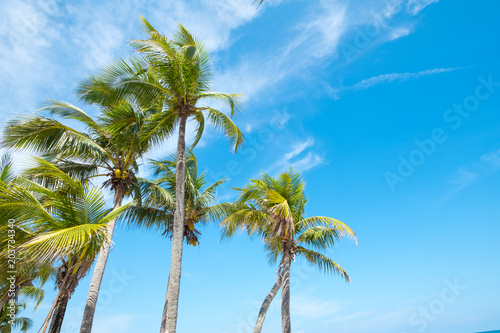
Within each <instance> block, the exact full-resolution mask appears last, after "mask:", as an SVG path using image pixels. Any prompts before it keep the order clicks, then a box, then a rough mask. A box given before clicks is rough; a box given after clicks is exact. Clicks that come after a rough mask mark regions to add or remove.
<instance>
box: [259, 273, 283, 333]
mask: <svg viewBox="0 0 500 333" xmlns="http://www.w3.org/2000/svg"><path fill="white" fill-rule="evenodd" d="M280 288H281V276H280V277H278V280H277V281H276V283H275V284H274V286H273V288H272V289H271V291H270V292H269V294H268V295H267V297H266V298H265V299H264V302H263V303H262V306H261V308H260V311H259V316H258V317H257V322H256V323H255V328H254V329H253V333H260V332H261V331H262V325H264V319H266V313H267V310H268V309H269V306H270V305H271V302H272V301H273V299H274V296H276V294H277V293H278V290H280Z"/></svg>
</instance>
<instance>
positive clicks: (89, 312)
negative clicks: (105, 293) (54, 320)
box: [80, 186, 124, 333]
mask: <svg viewBox="0 0 500 333" xmlns="http://www.w3.org/2000/svg"><path fill="white" fill-rule="evenodd" d="M123 193H124V192H123V189H122V188H121V186H118V187H117V188H116V190H115V205H114V208H113V210H116V209H118V208H120V207H121V205H122V200H123ZM115 223H116V219H114V220H112V221H111V222H110V223H109V224H108V229H107V235H108V238H109V242H105V243H104V245H103V246H102V249H101V251H100V252H99V255H98V256H97V261H96V264H95V268H94V274H93V275H92V280H91V281H90V287H89V293H88V295H87V303H86V304H85V310H84V312H83V319H82V326H81V327H80V333H91V332H92V324H93V321H94V314H95V308H96V305H97V297H98V296H99V289H100V288H101V282H102V277H103V275H104V269H105V268H106V262H107V261H108V256H109V250H110V249H111V243H112V239H113V232H114V230H115Z"/></svg>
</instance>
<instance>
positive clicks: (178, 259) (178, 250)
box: [160, 114, 187, 333]
mask: <svg viewBox="0 0 500 333" xmlns="http://www.w3.org/2000/svg"><path fill="white" fill-rule="evenodd" d="M186 121H187V115H186V114H181V120H180V124H179V141H178V142H177V166H176V168H175V180H176V183H175V213H174V226H173V232H172V234H173V235H172V259H171V264H170V276H169V279H168V287H167V300H168V302H166V305H167V320H166V325H165V326H166V329H163V328H162V329H161V330H160V333H165V332H168V333H175V330H176V326H177V310H178V308H179V291H180V286H181V265H182V241H183V240H184V193H185V176H184V175H185V173H186V166H185V165H186V161H185V159H186V158H185V155H186ZM162 326H163V325H162Z"/></svg>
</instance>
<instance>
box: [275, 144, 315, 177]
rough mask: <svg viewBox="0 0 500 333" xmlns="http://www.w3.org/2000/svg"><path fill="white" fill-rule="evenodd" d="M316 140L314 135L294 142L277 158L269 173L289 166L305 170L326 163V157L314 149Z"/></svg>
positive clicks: (297, 169)
mask: <svg viewBox="0 0 500 333" xmlns="http://www.w3.org/2000/svg"><path fill="white" fill-rule="evenodd" d="M314 141H315V140H314V138H313V137H309V138H307V139H306V140H304V141H298V142H296V143H294V144H293V145H292V146H291V147H292V149H291V150H290V151H289V152H288V153H285V154H283V155H282V157H281V158H279V159H277V162H275V163H274V164H273V165H271V167H270V168H269V169H268V170H267V173H278V172H281V171H283V170H286V169H288V168H289V167H293V168H294V169H295V170H296V171H302V172H304V171H307V170H310V169H312V168H314V167H316V166H318V165H320V164H322V163H324V158H323V157H322V156H321V155H319V154H318V153H316V152H315V151H314ZM306 152H307V153H306ZM304 154H305V156H304Z"/></svg>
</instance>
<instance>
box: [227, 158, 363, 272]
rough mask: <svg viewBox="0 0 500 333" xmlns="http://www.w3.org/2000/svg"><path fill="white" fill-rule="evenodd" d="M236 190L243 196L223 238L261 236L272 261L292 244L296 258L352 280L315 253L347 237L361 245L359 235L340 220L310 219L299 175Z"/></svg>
mask: <svg viewBox="0 0 500 333" xmlns="http://www.w3.org/2000/svg"><path fill="white" fill-rule="evenodd" d="M236 190H238V191H239V192H240V196H239V198H238V199H237V200H236V202H235V203H234V204H233V205H232V207H231V208H230V209H229V211H230V212H229V214H228V216H227V217H226V218H225V219H224V220H223V221H222V223H221V226H222V228H223V237H231V236H232V235H233V234H234V233H235V232H236V230H238V229H240V228H244V229H246V231H247V233H248V234H249V235H253V234H258V235H259V236H260V237H262V238H263V240H264V242H265V247H266V250H267V251H268V256H269V259H270V261H271V262H275V261H276V260H277V258H278V257H279V256H280V255H282V253H283V244H284V242H287V241H290V242H291V244H292V246H291V247H292V248H291V250H292V256H295V255H298V256H302V257H304V258H305V259H306V260H307V261H309V262H310V263H312V264H315V265H317V266H319V268H320V269H322V270H324V271H325V272H333V273H337V274H340V275H341V276H343V277H344V278H345V279H346V281H350V278H349V276H348V275H347V273H346V272H345V271H344V270H343V269H342V268H341V267H340V266H339V265H338V264H337V263H335V262H334V261H333V260H331V259H329V258H328V257H326V256H325V255H323V254H321V253H319V252H317V251H315V250H320V251H321V250H327V249H329V248H331V247H333V246H335V245H336V244H337V242H338V241H340V239H341V238H343V237H347V238H350V239H352V240H354V241H355V242H356V244H357V237H356V234H355V233H354V231H353V230H352V229H351V228H350V227H349V226H348V225H346V224H345V223H343V222H341V221H339V220H336V219H333V218H330V217H325V216H314V217H306V214H305V206H306V203H307V197H306V195H305V193H304V190H305V184H304V182H303V180H302V177H301V175H300V173H299V172H296V171H294V170H293V169H292V168H290V169H289V170H288V171H286V172H284V173H282V174H280V175H279V176H278V177H276V178H275V177H272V176H270V175H268V174H266V173H264V174H263V175H262V176H261V177H260V178H258V179H252V180H250V184H248V185H247V186H245V187H244V188H237V189H236Z"/></svg>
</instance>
